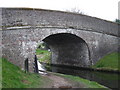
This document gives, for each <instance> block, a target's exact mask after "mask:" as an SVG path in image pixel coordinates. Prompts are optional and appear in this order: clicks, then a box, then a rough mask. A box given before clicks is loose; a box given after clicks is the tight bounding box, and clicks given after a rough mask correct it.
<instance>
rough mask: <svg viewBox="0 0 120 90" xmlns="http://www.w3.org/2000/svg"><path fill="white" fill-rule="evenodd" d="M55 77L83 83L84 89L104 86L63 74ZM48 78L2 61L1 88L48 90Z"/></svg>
mask: <svg viewBox="0 0 120 90" xmlns="http://www.w3.org/2000/svg"><path fill="white" fill-rule="evenodd" d="M0 65H1V64H0ZM52 75H53V73H51V74H50V76H52ZM56 75H57V76H58V75H59V76H60V77H63V78H66V79H68V80H71V82H73V81H74V83H77V84H78V85H79V83H83V84H84V85H85V87H84V88H104V86H102V85H100V84H98V83H96V82H92V81H89V80H86V79H82V78H80V77H76V76H71V75H63V74H56ZM48 77H49V76H48ZM48 77H44V76H41V75H38V74H34V73H25V72H24V71H22V70H20V68H19V67H17V66H15V65H13V64H11V63H10V62H8V61H7V60H5V59H2V88H43V87H44V88H46V87H49V88H50V87H51V86H52V85H51V84H52V83H53V81H51V80H50V79H49V78H48ZM50 85H51V86H50Z"/></svg>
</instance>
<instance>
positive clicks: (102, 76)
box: [48, 65, 120, 89]
mask: <svg viewBox="0 0 120 90" xmlns="http://www.w3.org/2000/svg"><path fill="white" fill-rule="evenodd" d="M48 71H51V72H57V73H62V74H67V75H74V76H79V77H82V78H85V79H88V80H90V81H96V82H98V83H99V84H101V85H104V86H106V87H108V88H111V89H112V88H118V87H119V88H120V86H119V82H120V74H117V73H111V72H100V71H90V70H85V69H80V68H79V69H77V68H72V67H65V66H54V65H51V66H50V68H49V69H48Z"/></svg>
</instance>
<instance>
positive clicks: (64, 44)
mask: <svg viewBox="0 0 120 90" xmlns="http://www.w3.org/2000/svg"><path fill="white" fill-rule="evenodd" d="M43 41H44V42H45V43H46V44H47V45H48V46H49V47H50V49H51V52H52V56H51V59H52V60H51V63H52V64H59V65H70V66H78V67H89V66H90V65H91V62H90V59H89V58H90V56H89V49H88V46H87V44H86V42H85V41H84V40H83V39H81V38H80V37H78V36H76V35H73V34H69V33H59V34H53V35H50V36H48V37H46V38H45V39H43Z"/></svg>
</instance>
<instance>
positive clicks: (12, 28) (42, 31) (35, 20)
mask: <svg viewBox="0 0 120 90" xmlns="http://www.w3.org/2000/svg"><path fill="white" fill-rule="evenodd" d="M0 16H2V21H0V22H2V28H1V27H0V28H1V29H2V30H1V31H0V33H1V36H0V37H1V38H2V43H0V48H2V54H3V57H5V58H7V59H8V60H9V61H10V62H12V63H14V64H16V65H18V66H19V67H21V68H22V69H23V70H24V69H25V60H26V59H27V58H28V60H29V71H30V72H33V62H34V55H35V51H36V48H37V45H38V44H39V43H40V42H41V41H42V40H43V39H45V38H47V37H49V36H50V35H54V34H60V33H64V34H65V33H69V34H71V37H72V35H76V36H77V37H79V38H80V39H81V40H83V41H84V42H85V44H86V46H85V47H83V46H84V45H85V44H84V45H83V46H82V44H77V43H72V42H71V45H70V46H71V47H73V48H75V49H72V50H71V51H70V53H69V52H68V51H66V54H67V53H69V55H71V52H74V53H75V51H74V50H76V48H78V47H80V46H81V47H82V48H81V47H80V48H78V49H77V50H78V51H77V52H76V57H78V56H79V55H81V53H82V52H80V50H79V49H81V50H82V49H83V50H82V51H83V53H84V52H85V54H83V55H81V56H83V57H84V56H86V57H87V55H88V54H89V55H88V56H89V60H88V58H84V59H85V62H87V60H88V61H90V63H91V64H89V63H88V66H89V65H93V64H95V63H96V62H97V61H98V60H99V59H100V58H102V57H103V56H105V55H106V54H109V53H112V52H116V51H118V47H119V46H118V40H120V38H119V35H118V25H117V24H116V23H112V22H107V21H104V20H101V19H97V18H92V17H89V16H85V15H79V14H72V13H65V12H59V11H49V10H33V9H15V8H13V9H10V8H3V9H0ZM63 40H64V38H63ZM70 41H71V40H69V42H70ZM75 44H76V45H75ZM56 45H57V44H56ZM77 45H78V46H77ZM70 46H69V45H68V44H67V43H66V42H65V47H66V48H65V47H64V46H58V45H57V46H56V49H55V46H54V47H53V45H52V44H51V47H53V49H54V50H58V49H59V50H64V49H66V50H69V47H70ZM62 47H63V48H62ZM87 47H88V48H87ZM86 48H87V49H86ZM85 49H86V50H85ZM87 50H88V52H87ZM53 52H54V51H53ZM55 54H56V55H55ZM61 54H65V53H64V52H62V53H61ZM77 54H78V55H77ZM55 56H56V57H59V56H60V54H58V53H57V51H56V53H55V52H54V54H53V57H55ZM61 56H62V55H61ZM73 57H74V56H73ZM60 59H61V58H60ZM69 59H70V58H69ZM53 60H55V59H53ZM62 60H63V58H62ZM79 60H80V58H79ZM73 61H74V60H73ZM61 62H62V64H66V63H65V62H64V60H63V61H61ZM74 62H79V61H74ZM82 62H84V61H82ZM52 63H55V64H61V63H60V62H59V60H58V61H57V60H56V61H53V62H52ZM68 64H69V65H71V63H68ZM74 66H80V67H81V66H82V67H84V65H80V64H79V65H77V64H75V65H74ZM85 67H87V66H85Z"/></svg>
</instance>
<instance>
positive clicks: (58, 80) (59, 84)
mask: <svg viewBox="0 0 120 90" xmlns="http://www.w3.org/2000/svg"><path fill="white" fill-rule="evenodd" d="M44 77H46V78H49V79H50V80H51V81H52V83H51V85H49V86H47V88H83V87H84V85H83V84H80V83H77V82H72V81H69V80H67V79H65V78H64V77H61V76H57V75H54V74H51V73H50V74H49V75H44Z"/></svg>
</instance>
